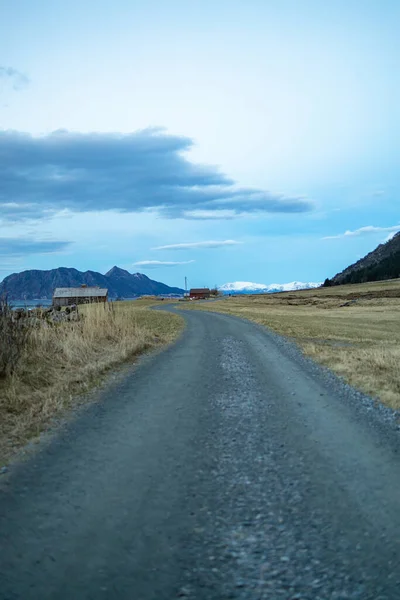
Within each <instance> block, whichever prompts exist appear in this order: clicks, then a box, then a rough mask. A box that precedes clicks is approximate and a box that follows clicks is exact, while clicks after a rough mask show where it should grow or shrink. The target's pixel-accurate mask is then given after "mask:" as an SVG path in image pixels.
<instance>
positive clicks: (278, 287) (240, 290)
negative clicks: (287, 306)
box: [218, 281, 322, 294]
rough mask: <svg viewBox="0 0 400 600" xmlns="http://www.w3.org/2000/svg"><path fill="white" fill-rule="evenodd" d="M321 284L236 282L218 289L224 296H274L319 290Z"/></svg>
mask: <svg viewBox="0 0 400 600" xmlns="http://www.w3.org/2000/svg"><path fill="white" fill-rule="evenodd" d="M320 285H322V284H321V283H315V282H308V283H304V282H302V281H292V282H290V283H270V284H269V285H265V284H263V283H252V282H251V281H234V282H233V283H225V284H224V285H221V286H220V287H219V288H218V289H219V290H220V291H221V292H223V293H224V294H232V293H234V294H273V293H275V292H293V291H295V290H308V289H311V288H317V287H319V286H320Z"/></svg>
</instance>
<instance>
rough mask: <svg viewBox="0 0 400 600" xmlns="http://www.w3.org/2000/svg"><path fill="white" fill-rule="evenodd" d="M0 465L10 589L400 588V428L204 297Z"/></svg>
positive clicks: (396, 593)
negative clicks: (183, 325) (161, 337)
mask: <svg viewBox="0 0 400 600" xmlns="http://www.w3.org/2000/svg"><path fill="white" fill-rule="evenodd" d="M185 317H186V319H187V329H186V331H185V333H184V334H183V336H182V338H181V339H180V340H179V341H178V342H177V343H176V344H174V345H173V346H171V347H169V348H168V349H167V350H165V351H164V352H161V353H159V354H156V355H153V356H150V357H147V358H145V359H143V360H142V361H141V364H140V365H139V366H138V367H137V368H135V369H132V371H131V372H130V373H129V374H128V375H127V376H125V377H124V378H122V379H121V378H119V379H118V378H117V380H116V381H114V383H111V384H110V385H109V386H107V387H106V388H105V389H104V390H103V391H102V392H101V393H100V398H99V400H98V402H96V403H93V404H91V405H90V406H89V407H88V408H87V409H85V410H84V411H81V412H80V413H79V414H78V415H77V416H76V417H75V419H73V420H72V421H70V422H69V423H68V424H67V426H66V427H65V428H64V429H62V430H61V432H60V434H59V435H57V436H55V437H54V438H53V439H52V440H51V441H50V443H49V444H47V445H44V446H43V448H42V449H41V451H40V452H39V453H37V454H36V455H33V456H32V457H31V458H30V459H29V460H28V461H27V462H25V463H24V464H22V465H20V466H19V467H16V468H11V469H10V473H9V475H6V476H2V477H3V479H2V480H0V482H2V483H1V485H0V598H1V599H7V600H17V599H18V600H31V599H38V600H46V599H50V598H51V599H57V600H83V599H85V600H89V599H90V600H98V599H102V598H104V599H109V600H111V599H112V600H114V599H122V600H125V599H126V600H128V599H129V600H150V599H151V600H171V599H174V598H188V599H199V600H214V599H215V600H217V599H218V600H225V599H228V598H237V599H262V598H268V599H272V600H275V599H280V598H284V599H292V600H295V599H298V600H299V599H303V600H308V599H309V600H316V599H317V600H318V599H321V600H328V599H338V600H339V599H340V600H342V599H348V598H356V599H360V600H368V599H371V600H384V599H393V600H395V599H396V600H397V599H398V598H399V597H400V587H399V585H400V583H399V582H400V510H399V508H400V469H399V454H398V449H399V435H400V434H399V431H398V430H397V429H396V424H395V423H392V422H390V420H389V421H388V422H387V423H386V422H385V421H384V419H383V418H382V417H381V412H382V411H379V410H378V409H374V408H373V407H372V406H371V405H369V404H368V402H367V403H364V404H363V403H362V402H361V400H360V398H359V397H358V396H357V394H356V393H353V392H352V391H351V390H349V389H348V388H346V386H344V385H342V384H340V382H338V381H337V380H336V379H335V378H334V377H332V376H329V375H327V374H325V373H324V372H323V371H322V370H321V369H319V367H316V366H313V365H312V364H311V363H310V362H309V361H307V360H305V359H303V358H301V356H300V354H299V353H297V352H296V351H295V350H294V349H293V348H292V346H291V345H290V343H288V342H285V341H284V340H282V339H281V338H279V337H278V336H275V335H274V334H272V333H269V332H267V331H264V330H262V329H261V328H260V327H258V326H257V325H254V324H250V323H247V322H245V321H241V320H239V319H236V318H234V317H229V316H226V315H221V314H211V313H205V312H196V311H188V312H187V313H186V315H185Z"/></svg>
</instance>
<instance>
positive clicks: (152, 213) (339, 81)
mask: <svg viewBox="0 0 400 600" xmlns="http://www.w3.org/2000/svg"><path fill="white" fill-rule="evenodd" d="M399 22H400V3H399V2H397V0H392V1H389V0H380V1H378V0H376V1H369V0H357V1H356V0H347V1H342V0H336V1H335V2H322V0H297V1H290V0H281V1H280V2H275V1H272V0H271V1H269V0H246V2H245V1H236V2H235V1H234V0H230V1H225V0H214V1H209V0H202V1H201V2H200V1H199V2H197V1H195V0H194V1H193V2H188V1H187V0H185V1H183V0H182V1H178V0H168V1H166V0H165V1H161V0H158V1H151V0H149V1H146V2H143V1H142V2H135V1H133V0H129V1H128V0H115V1H114V2H112V3H111V2H109V1H107V2H106V1H101V0H96V1H93V0H86V2H80V1H79V2H78V1H75V0H70V1H69V2H68V3H65V2H61V1H58V0H52V1H50V0H37V1H36V2H31V1H28V0H14V1H13V2H11V1H7V0H4V1H2V2H1V1H0V57H1V58H0V157H1V158H0V182H1V183H0V279H1V278H3V277H5V276H6V275H8V274H9V273H12V272H15V271H21V270H24V269H30V268H39V269H48V268H55V267H57V266H71V267H72V266H73V267H76V268H78V269H81V270H86V269H94V270H98V271H101V272H105V271H107V270H108V269H109V268H110V267H111V266H113V265H114V264H117V265H119V266H121V267H124V268H127V269H128V270H129V271H131V272H135V271H141V272H144V273H146V274H147V275H149V276H150V277H152V278H154V279H157V280H160V281H164V282H166V283H169V284H171V285H182V282H183V278H184V276H185V275H187V276H188V279H189V283H190V284H191V285H193V286H196V285H214V284H218V285H220V284H223V283H226V282H228V281H235V280H247V281H255V282H261V283H266V284H268V283H271V282H286V281H292V280H295V279H297V280H302V281H320V280H323V279H325V277H327V276H332V275H334V274H335V273H336V272H337V271H340V270H341V269H343V268H344V267H346V266H347V265H348V264H350V263H351V262H354V261H355V260H357V259H358V258H360V257H361V256H363V255H364V254H365V253H366V252H368V251H370V250H372V249H373V248H374V247H375V246H376V245H377V244H378V243H380V242H382V241H383V240H385V239H387V237H388V236H389V235H391V234H392V233H393V232H394V231H396V228H397V227H398V228H399V229H400V211H399V200H398V197H399V191H400V177H399V172H400V169H399V167H400V165H399V161H400V151H399V150H400V149H399V139H400V64H399V63H400V39H399V36H398V23H399Z"/></svg>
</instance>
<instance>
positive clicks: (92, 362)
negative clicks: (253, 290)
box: [0, 300, 183, 465]
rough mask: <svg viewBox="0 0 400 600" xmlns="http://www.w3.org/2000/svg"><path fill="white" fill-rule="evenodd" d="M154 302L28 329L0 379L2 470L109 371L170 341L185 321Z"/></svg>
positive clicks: (85, 312)
mask: <svg viewBox="0 0 400 600" xmlns="http://www.w3.org/2000/svg"><path fill="white" fill-rule="evenodd" d="M155 303H156V302H155V300H137V301H133V302H116V303H113V305H112V307H113V310H110V309H109V305H106V308H105V307H104V305H100V304H92V305H90V306H89V305H88V306H82V307H79V314H80V316H81V319H80V320H79V321H78V322H67V323H57V324H53V325H49V324H46V323H45V324H44V325H43V326H37V327H33V328H31V330H30V331H29V334H28V336H27V338H26V339H25V341H24V347H23V349H22V354H21V356H20V359H19V361H18V363H17V364H16V366H15V368H14V370H13V372H12V374H10V375H8V376H3V378H0V465H1V462H4V461H5V460H6V459H7V457H9V456H10V455H11V454H12V453H13V452H15V450H16V449H17V448H18V447H20V446H21V445H23V444H24V443H25V442H26V441H27V440H28V439H29V438H31V437H35V436H36V435H38V433H39V432H40V431H41V430H43V428H45V426H46V425H47V424H48V423H49V422H50V420H51V418H53V417H54V416H55V415H58V414H60V413H62V411H63V410H65V409H66V408H67V407H69V406H71V405H72V404H73V403H74V402H75V401H76V397H77V395H78V394H81V393H82V392H84V391H87V390H88V389H89V388H90V387H92V386H93V385H94V384H96V383H98V382H99V380H100V378H101V377H102V376H103V375H104V373H105V372H106V371H107V370H108V369H110V368H111V367H113V366H115V365H117V364H120V363H123V362H124V361H131V360H132V359H133V358H134V357H135V356H137V355H138V354H141V353H143V352H145V351H146V350H148V349H151V348H155V347H157V346H159V345H161V344H165V343H169V342H171V341H172V340H173V339H174V338H175V337H177V335H179V333H180V331H181V330H182V328H183V319H182V318H180V317H178V316H176V315H172V314H170V313H166V312H159V311H152V310H148V308H149V306H151V305H154V304H155Z"/></svg>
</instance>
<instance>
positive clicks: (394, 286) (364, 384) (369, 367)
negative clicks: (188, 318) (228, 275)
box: [184, 279, 400, 409]
mask: <svg viewBox="0 0 400 600" xmlns="http://www.w3.org/2000/svg"><path fill="white" fill-rule="evenodd" d="M349 302H351V304H350V305H348V306H343V304H346V303H349ZM184 308H190V309H193V308H194V309H202V310H209V311H218V312H224V313H228V314H233V315H237V316H240V317H243V318H246V319H250V320H252V321H255V322H257V323H260V324H262V325H265V326H266V327H270V328H271V329H273V330H274V331H276V332H278V333H280V334H283V335H285V336H288V337H291V338H293V339H294V340H295V341H296V342H297V343H298V344H299V345H300V347H301V348H302V349H303V351H304V352H305V354H307V355H308V356H311V357H312V358H313V359H315V360H317V361H318V362H320V363H322V364H323V365H325V366H327V367H329V368H331V369H332V370H333V371H335V372H336V373H337V374H338V375H340V376H342V377H344V378H345V379H346V381H348V382H349V383H351V384H352V385H354V386H355V387H357V388H359V389H360V390H363V391H364V392H366V393H368V394H371V395H372V396H375V397H378V398H380V399H381V400H382V401H383V402H384V403H385V404H387V405H388V406H390V407H392V408H395V409H400V280H398V279H397V280H393V281H387V282H374V283H368V284H357V285H347V286H337V287H333V288H322V289H317V290H304V291H300V292H286V293H281V294H270V295H265V296H261V295H259V296H238V297H236V298H225V299H223V300H221V301H218V302H212V303H201V304H200V303H191V304H190V305H185V307H184Z"/></svg>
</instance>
